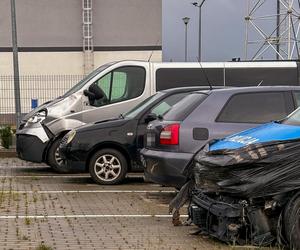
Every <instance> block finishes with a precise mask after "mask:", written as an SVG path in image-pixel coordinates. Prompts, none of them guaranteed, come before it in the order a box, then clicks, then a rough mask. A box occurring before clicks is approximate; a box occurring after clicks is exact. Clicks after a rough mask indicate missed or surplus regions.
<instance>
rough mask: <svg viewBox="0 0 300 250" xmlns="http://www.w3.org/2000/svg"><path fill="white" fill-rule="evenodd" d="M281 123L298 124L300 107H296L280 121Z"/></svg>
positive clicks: (299, 123)
mask: <svg viewBox="0 0 300 250" xmlns="http://www.w3.org/2000/svg"><path fill="white" fill-rule="evenodd" d="M281 123H282V124H287V125H296V126H300V108H298V109H296V110H295V111H294V112H293V113H291V114H290V115H289V116H288V117H287V118H285V119H284V120H282V121H281Z"/></svg>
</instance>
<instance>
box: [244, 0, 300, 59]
mask: <svg viewBox="0 0 300 250" xmlns="http://www.w3.org/2000/svg"><path fill="white" fill-rule="evenodd" d="M270 6H272V8H270ZM270 10H271V12H272V10H273V13H270ZM245 21H246V37H245V60H253V61H255V60H260V59H262V58H263V59H275V58H276V59H277V60H293V59H299V58H300V55H299V53H300V51H299V50H300V48H299V45H300V44H299V42H300V0H276V1H274V0H248V2H247V14H246V16H245Z"/></svg>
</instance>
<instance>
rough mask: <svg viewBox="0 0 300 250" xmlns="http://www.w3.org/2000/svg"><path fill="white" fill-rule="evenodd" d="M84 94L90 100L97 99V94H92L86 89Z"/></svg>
mask: <svg viewBox="0 0 300 250" xmlns="http://www.w3.org/2000/svg"><path fill="white" fill-rule="evenodd" d="M83 94H84V95H85V96H87V97H88V98H89V99H90V100H95V99H96V98H95V94H94V93H92V92H91V91H89V90H87V89H85V90H84V91H83Z"/></svg>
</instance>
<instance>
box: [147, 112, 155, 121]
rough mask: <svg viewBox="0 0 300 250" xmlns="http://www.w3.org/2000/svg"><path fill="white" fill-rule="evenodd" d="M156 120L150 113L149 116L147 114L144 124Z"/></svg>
mask: <svg viewBox="0 0 300 250" xmlns="http://www.w3.org/2000/svg"><path fill="white" fill-rule="evenodd" d="M156 119H157V115H156V114H154V113H150V114H148V115H147V116H146V118H145V123H149V122H152V121H154V120H156Z"/></svg>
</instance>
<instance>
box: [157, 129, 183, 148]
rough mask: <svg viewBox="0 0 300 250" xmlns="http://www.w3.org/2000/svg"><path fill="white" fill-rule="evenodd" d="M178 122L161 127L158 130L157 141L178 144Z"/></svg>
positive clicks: (164, 143)
mask: <svg viewBox="0 0 300 250" xmlns="http://www.w3.org/2000/svg"><path fill="white" fill-rule="evenodd" d="M179 129H180V124H171V125H168V126H166V127H164V128H163V130H162V131H161V132H160V136H159V142H160V144H162V145H178V144H179Z"/></svg>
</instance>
